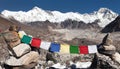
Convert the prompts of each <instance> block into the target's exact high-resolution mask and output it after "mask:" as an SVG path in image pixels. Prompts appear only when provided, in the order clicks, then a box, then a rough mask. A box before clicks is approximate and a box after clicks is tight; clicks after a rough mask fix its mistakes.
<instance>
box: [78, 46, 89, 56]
mask: <svg viewBox="0 0 120 69" xmlns="http://www.w3.org/2000/svg"><path fill="white" fill-rule="evenodd" d="M79 50H80V54H88V46H79Z"/></svg>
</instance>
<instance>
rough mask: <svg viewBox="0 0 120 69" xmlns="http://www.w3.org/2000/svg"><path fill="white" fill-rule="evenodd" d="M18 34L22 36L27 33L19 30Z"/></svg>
mask: <svg viewBox="0 0 120 69" xmlns="http://www.w3.org/2000/svg"><path fill="white" fill-rule="evenodd" d="M18 35H19V37H20V38H22V37H23V36H24V35H27V34H26V33H25V32H24V31H19V32H18Z"/></svg>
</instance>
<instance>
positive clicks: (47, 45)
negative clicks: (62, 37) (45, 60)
mask: <svg viewBox="0 0 120 69" xmlns="http://www.w3.org/2000/svg"><path fill="white" fill-rule="evenodd" d="M50 45H51V42H46V41H41V45H40V48H42V49H45V50H49V48H50Z"/></svg>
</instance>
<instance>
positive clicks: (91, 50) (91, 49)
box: [88, 45, 97, 53]
mask: <svg viewBox="0 0 120 69" xmlns="http://www.w3.org/2000/svg"><path fill="white" fill-rule="evenodd" d="M88 51H89V53H96V52H97V45H88Z"/></svg>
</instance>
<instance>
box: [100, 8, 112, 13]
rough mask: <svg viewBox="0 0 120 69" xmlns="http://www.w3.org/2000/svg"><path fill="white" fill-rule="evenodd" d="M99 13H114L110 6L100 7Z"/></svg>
mask: <svg viewBox="0 0 120 69" xmlns="http://www.w3.org/2000/svg"><path fill="white" fill-rule="evenodd" d="M98 12H99V13H112V11H111V10H110V9H108V8H100V9H99V10H98Z"/></svg>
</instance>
